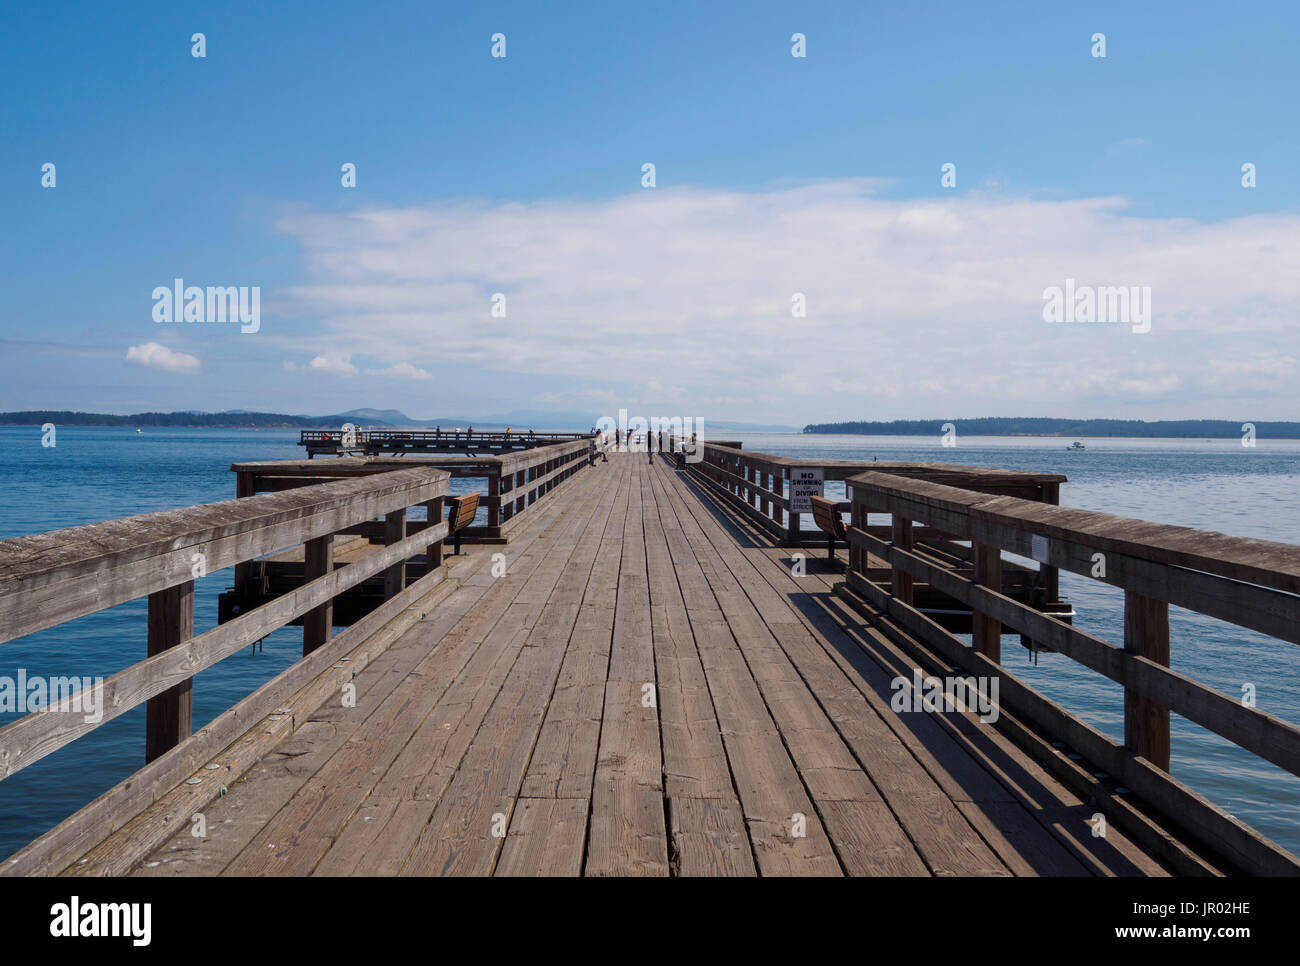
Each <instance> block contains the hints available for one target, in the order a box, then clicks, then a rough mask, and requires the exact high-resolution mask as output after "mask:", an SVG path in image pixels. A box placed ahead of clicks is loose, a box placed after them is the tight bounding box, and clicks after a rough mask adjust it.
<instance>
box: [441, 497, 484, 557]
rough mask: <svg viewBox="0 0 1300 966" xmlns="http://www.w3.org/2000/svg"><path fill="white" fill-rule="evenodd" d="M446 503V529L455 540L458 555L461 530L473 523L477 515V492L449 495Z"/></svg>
mask: <svg viewBox="0 0 1300 966" xmlns="http://www.w3.org/2000/svg"><path fill="white" fill-rule="evenodd" d="M447 503H448V504H449V509H448V510H447V530H448V532H449V533H450V534H451V537H452V540H454V541H455V547H456V554H457V555H459V554H460V534H461V531H462V530H464V529H465V528H466V527H468V526H469V525H470V524H471V523H473V522H474V517H475V516H477V515H478V494H477V493H467V494H465V495H464V496H453V497H449V498H448V500H447Z"/></svg>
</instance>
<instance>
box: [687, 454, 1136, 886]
mask: <svg viewBox="0 0 1300 966" xmlns="http://www.w3.org/2000/svg"><path fill="white" fill-rule="evenodd" d="M681 480H682V483H683V484H684V485H685V486H686V488H687V489H688V490H690V491H691V492H692V493H693V494H694V495H695V496H696V497H697V498H698V499H699V500H700V503H701V505H702V506H703V507H704V508H705V510H706V512H708V513H709V515H710V516H711V517H712V518H713V519H714V520H715V521H717V522H718V524H719V525H720V526H721V527H723V529H724V530H725V531H726V532H727V534H728V535H729V536H732V537H740V538H742V540H743V542H742V545H744V546H748V547H750V548H753V549H760V550H761V549H766V548H771V547H774V546H777V545H778V544H777V542H776V541H774V540H768V541H767V542H759V541H758V540H755V539H753V538H752V537H751V536H749V534H748V533H747V532H746V530H745V527H746V526H747V525H748V522H747V521H745V518H744V517H743V516H742V515H741V514H739V513H738V512H737V510H736V508H734V507H733V506H731V505H729V504H728V503H727V502H726V501H725V500H724V499H723V498H722V497H721V496H720V495H719V494H717V493H716V492H714V491H711V490H709V489H707V488H705V487H703V486H701V485H700V484H699V483H698V482H697V481H696V480H694V479H692V478H691V477H690V476H687V475H682V476H681ZM742 521H745V522H742ZM791 552H792V553H793V552H798V551H797V550H796V548H791ZM769 559H770V558H769ZM776 562H778V563H784V562H783V561H776ZM812 562H813V561H812V560H809V561H807V563H809V564H811V563H812ZM837 573H839V572H838V571H837ZM784 596H785V598H786V600H787V601H788V602H789V603H790V606H791V607H792V608H793V609H794V610H795V611H796V612H798V613H799V614H800V615H802V616H803V617H804V619H805V620H806V621H807V623H808V624H809V625H810V626H812V627H814V628H816V629H817V631H818V632H819V634H820V636H821V638H822V640H824V641H825V642H826V644H827V646H829V647H831V648H832V649H834V651H835V653H837V654H838V655H839V656H840V657H841V658H842V659H843V660H844V661H845V663H847V664H849V665H850V666H851V667H853V668H855V669H856V670H858V671H859V672H860V673H859V676H858V678H857V681H858V682H859V683H860V684H861V685H864V686H866V687H868V688H870V690H871V692H872V693H873V694H874V695H875V696H876V697H877V698H878V699H879V700H880V701H881V702H882V703H883V705H884V706H885V707H888V706H889V704H890V702H891V700H892V699H893V698H894V697H895V692H894V690H893V688H892V687H890V686H889V684H888V683H887V679H886V678H885V677H884V676H885V675H888V676H890V678H892V677H896V676H899V675H902V676H905V677H910V675H911V673H912V669H913V666H912V665H911V664H908V663H907V661H906V659H905V658H903V657H900V656H898V655H895V654H891V653H890V652H888V651H887V650H886V649H884V648H882V647H881V646H880V645H879V643H878V642H877V641H874V640H873V639H872V638H871V637H870V635H868V634H866V633H864V631H865V628H866V627H867V626H868V625H867V624H866V623H865V622H861V621H850V620H848V619H846V618H847V615H845V614H843V613H842V612H836V611H835V610H833V609H832V608H831V607H830V606H828V605H829V602H830V601H831V600H832V599H833V598H835V596H836V594H835V592H834V591H833V590H832V589H831V588H830V587H827V586H825V585H824V584H818V585H816V586H810V587H809V588H808V589H807V590H799V591H790V592H787V593H786V594H785V595H784ZM867 665H870V666H869V667H868V666H867ZM872 668H874V669H875V671H874V673H873V672H872ZM886 718H887V720H886V724H887V725H888V726H889V727H890V728H891V730H893V731H894V732H895V733H896V734H899V735H900V739H901V737H902V733H906V734H907V735H910V736H911V737H912V738H913V739H914V740H915V741H917V742H918V743H921V744H923V745H924V746H925V747H927V750H929V751H930V752H931V753H932V754H935V755H936V759H938V757H939V755H940V754H942V750H941V749H936V748H935V747H933V744H934V742H933V729H934V728H935V727H938V728H940V729H942V731H943V734H944V735H945V737H946V738H947V740H949V741H950V742H952V749H953V750H954V751H957V752H958V753H960V754H964V755H968V756H969V757H970V761H971V762H972V763H974V762H976V761H978V760H982V761H984V762H987V765H988V767H987V768H986V771H987V775H988V778H989V780H991V781H1001V780H1000V779H998V778H997V776H996V775H995V774H994V772H993V769H996V770H997V771H998V772H1000V773H1001V774H1003V775H1005V776H1006V779H1007V782H1004V783H1003V785H1004V787H1005V786H1006V785H1007V783H1009V785H1010V786H1014V788H1015V789H1016V791H1017V793H1018V794H1020V795H1021V796H1023V798H1024V801H1021V802H1020V804H1021V806H1022V807H1023V808H1024V809H1025V811H1026V815H1027V816H1028V817H1029V818H1030V819H1031V820H1036V819H1035V816H1034V815H1033V811H1034V809H1037V808H1057V807H1059V806H1060V799H1059V797H1058V793H1057V791H1055V790H1054V789H1052V788H1049V787H1048V786H1047V785H1045V784H1044V783H1043V781H1042V780H1041V778H1040V777H1039V776H1038V775H1036V774H1034V773H1032V772H1030V771H1029V770H1028V769H1027V768H1026V767H1025V764H1024V760H1023V759H1022V758H1019V757H1017V756H1015V755H1013V754H1011V753H1010V752H1009V751H1008V750H1007V748H1006V746H1005V745H1004V744H1002V743H1000V742H998V741H996V740H994V739H993V737H992V736H991V735H990V734H989V732H988V731H987V730H986V729H983V728H980V727H977V726H976V725H974V724H973V723H971V722H970V721H968V720H967V719H966V718H965V717H964V716H961V715H956V716H952V715H936V716H929V715H925V716H920V717H917V716H912V715H898V714H890V715H887V716H886ZM981 767H983V766H981ZM963 771H967V770H966V769H960V768H958V769H954V770H952V771H946V776H947V781H948V783H949V784H950V785H956V786H957V787H958V788H961V789H962V790H963V791H966V792H968V793H969V796H968V797H969V801H970V804H971V805H972V806H974V807H977V808H980V809H981V811H982V812H984V814H985V816H986V817H987V818H988V820H989V822H990V823H991V824H993V825H994V826H996V825H997V823H998V816H997V815H996V814H994V812H992V811H990V810H988V809H987V808H986V807H985V806H986V805H987V803H981V802H980V801H979V792H980V791H981V789H980V788H979V787H977V785H976V784H975V783H974V782H973V780H972V776H970V775H969V772H968V771H967V774H966V776H965V778H964V777H963V774H962V772H963ZM927 772H929V774H930V776H931V777H932V778H934V779H936V781H938V780H939V779H940V776H938V775H936V774H934V773H933V772H932V771H930V770H929V769H928V768H927ZM1003 804H1014V803H1013V802H1011V801H1010V792H1009V791H1008V801H1007V802H1004V803H1003ZM1078 807H1079V808H1080V809H1082V810H1084V811H1087V812H1088V814H1089V817H1091V814H1092V812H1093V809H1092V808H1091V807H1090V806H1086V805H1082V804H1081V805H1080V806H1078ZM1083 824H1084V819H1083V818H1082V817H1081V818H1080V825H1083ZM1039 827H1040V829H1041V830H1042V833H1043V834H1044V835H1051V834H1052V833H1051V832H1050V831H1048V829H1047V827H1046V826H1044V825H1041V824H1040V826H1039ZM1073 844H1074V847H1075V849H1077V850H1078V852H1079V853H1082V854H1085V855H1086V856H1087V857H1088V858H1089V859H1090V860H1092V861H1094V862H1095V863H1096V868H1102V869H1106V870H1108V871H1109V873H1110V874H1114V875H1121V876H1122V875H1144V874H1145V870H1144V869H1143V868H1142V867H1140V866H1138V865H1137V864H1136V863H1135V862H1134V861H1133V860H1132V858H1130V857H1129V856H1128V855H1126V854H1125V853H1124V852H1123V851H1121V850H1120V849H1118V848H1117V847H1115V846H1114V845H1113V844H1112V843H1110V842H1109V841H1107V840H1106V839H1105V838H1104V837H1097V836H1093V835H1092V834H1091V833H1090V832H1089V833H1087V834H1086V837H1084V836H1075V837H1074V838H1073ZM1021 857H1022V858H1023V859H1024V860H1025V861H1026V862H1028V863H1029V865H1030V867H1031V868H1032V869H1034V871H1035V872H1036V873H1037V874H1040V875H1049V874H1059V873H1058V872H1057V869H1058V868H1059V866H1058V865H1057V864H1056V861H1055V860H1054V859H1052V858H1051V857H1049V856H1046V855H1042V854H1040V853H1038V852H1037V851H1035V850H1032V849H1027V850H1025V852H1024V853H1022V856H1021ZM1080 867H1081V870H1086V871H1095V870H1094V869H1088V867H1087V864H1086V863H1084V862H1083V861H1080ZM1079 874H1085V873H1084V871H1081V872H1080V873H1079Z"/></svg>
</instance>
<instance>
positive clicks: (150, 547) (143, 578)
mask: <svg viewBox="0 0 1300 966" xmlns="http://www.w3.org/2000/svg"><path fill="white" fill-rule="evenodd" d="M449 480H450V475H449V474H448V473H447V472H445V471H442V470H439V469H436V468H432V467H410V468H405V469H400V470H395V471H390V472H386V473H381V474H378V475H372V476H366V477H361V478H354V479H341V480H334V481H331V482H325V483H316V484H315V485H310V486H305V487H302V488H297V489H294V490H292V491H291V492H279V493H268V494H263V495H261V496H247V497H245V498H242V499H235V500H226V501H223V502H220V503H210V504H206V505H202V506H193V507H187V508H185V509H181V510H168V511H164V512H161V513H149V514H144V515H142V516H135V517H127V518H125V519H120V520H109V521H106V522H103V523H94V524H90V525H87V526H80V527H72V528H70V529H66V530H55V531H51V532H49V533H40V534H35V535H32V536H27V537H18V538H15V539H12V540H4V541H0V643H3V642H5V641H9V640H13V639H14V638H17V637H22V636H24V635H27V634H32V633H34V632H37V631H41V630H44V629H46V628H50V627H54V626H56V625H59V624H62V623H64V622H66V621H70V620H73V619H75V618H78V617H83V616H85V615H88V614H92V613H95V612H97V611H101V610H104V609H105V608H108V607H113V606H115V605H117V604H121V603H124V602H126V601H130V600H134V599H137V598H140V597H144V596H146V595H147V596H148V602H149V603H148V608H149V609H148V626H147V639H148V657H147V658H146V659H145V660H143V661H139V662H137V663H135V664H132V665H131V666H130V667H127V668H125V669H124V670H122V671H120V672H118V673H116V674H114V675H112V676H111V677H109V678H108V679H107V680H105V681H103V683H102V686H101V690H100V693H99V694H98V696H97V702H98V708H99V709H100V710H101V712H102V713H101V716H100V717H99V718H98V720H88V718H89V717H91V716H88V715H85V714H78V713H75V711H76V710H80V709H81V708H83V707H84V705H85V701H84V700H83V699H85V698H86V697H87V696H86V695H83V694H80V693H78V694H76V695H67V696H64V697H63V698H62V700H61V701H59V702H58V703H57V704H55V705H53V706H52V707H50V708H49V709H47V710H41V711H35V712H33V713H31V714H28V715H26V716H25V717H22V718H19V719H18V720H17V721H14V722H12V723H11V724H8V725H6V726H5V727H3V728H0V779H3V778H5V777H8V776H9V775H12V774H14V773H15V772H17V771H19V770H20V769H22V768H25V767H27V766H28V765H31V764H32V763H33V762H36V761H39V760H40V759H42V758H44V757H45V756H47V755H49V754H51V753H52V752H54V751H56V750H58V749H59V748H61V747H63V746H64V745H67V744H68V743H69V742H71V741H74V740H76V739H77V738H80V737H82V736H84V735H85V734H87V733H88V732H90V731H91V730H93V729H95V728H97V727H99V726H100V725H102V724H104V723H105V722H106V721H110V720H112V719H114V718H116V717H118V716H119V715H121V714H123V713H125V712H126V711H128V710H130V709H131V708H134V707H136V706H138V705H139V704H141V703H147V710H146V735H145V749H146V760H147V761H148V762H150V763H151V764H148V765H147V766H146V769H145V770H144V771H143V772H140V773H137V776H136V778H135V779H133V780H132V781H130V782H125V783H123V784H122V785H118V786H116V787H115V788H114V789H112V790H111V791H110V792H108V793H106V794H105V795H104V796H101V798H100V799H97V800H96V801H95V802H93V803H91V805H89V806H87V807H86V808H85V809H83V810H82V812H81V813H78V816H76V817H74V818H76V819H77V820H76V821H73V820H69V822H65V823H63V824H62V825H60V826H59V827H58V828H56V829H55V830H53V831H52V832H50V833H47V835H46V836H43V837H42V838H41V839H38V840H37V841H36V842H34V843H32V845H31V846H28V848H27V849H24V850H23V851H22V852H20V853H19V854H18V855H17V856H15V857H14V858H13V859H11V860H10V861H8V862H6V863H5V865H4V867H3V869H0V871H3V872H5V873H10V874H26V873H29V872H32V871H39V870H43V869H48V868H53V867H56V866H57V865H58V862H59V861H63V860H65V859H68V858H69V857H70V856H72V855H73V854H74V853H75V851H76V849H77V848H78V847H80V848H83V849H84V847H86V844H87V843H88V842H90V843H93V842H95V841H98V839H97V838H95V836H97V835H98V836H106V835H108V834H109V833H110V832H111V831H112V830H113V829H112V828H110V827H108V823H109V822H110V821H111V819H112V818H113V817H114V816H118V815H123V814H127V813H128V812H129V809H128V808H127V806H128V805H131V804H137V805H143V804H148V803H150V802H151V801H154V800H156V799H157V798H158V797H159V796H160V795H162V794H163V793H164V792H165V791H166V790H169V789H170V788H172V787H173V786H174V785H176V784H178V783H179V782H180V781H182V780H184V777H185V775H186V774H188V773H189V772H191V771H193V770H194V769H195V768H197V767H198V763H200V762H202V761H204V760H206V759H207V757H208V756H210V755H212V754H214V753H215V752H217V751H220V750H221V749H222V748H224V747H226V745H227V744H229V743H230V742H231V741H233V740H235V738H237V737H238V736H239V735H241V734H243V733H244V732H245V731H246V730H247V729H248V728H249V727H250V725H252V724H253V723H254V722H256V721H257V720H258V719H259V718H264V717H265V716H266V715H268V714H270V713H271V712H273V711H274V710H275V709H276V708H277V707H278V706H279V705H280V704H282V703H284V702H286V701H287V700H288V699H289V698H290V696H291V695H293V694H294V693H295V692H296V691H297V689H299V688H301V687H303V686H304V685H305V684H306V683H307V682H309V681H312V680H313V679H315V678H316V677H317V676H318V675H320V674H322V673H323V671H325V670H327V669H328V668H329V667H330V666H331V665H332V664H333V662H334V661H336V660H338V659H339V657H340V656H342V655H344V654H347V653H349V651H350V650H351V649H353V648H355V647H356V646H357V645H358V644H359V643H360V642H364V641H366V640H367V635H369V634H370V633H371V632H372V631H373V630H374V629H375V628H377V627H379V626H382V625H384V624H385V623H386V622H388V621H389V620H390V619H391V618H393V616H394V615H396V614H397V613H399V612H401V611H402V610H403V609H404V608H406V607H408V606H409V605H410V604H411V603H412V602H414V601H416V600H418V599H419V598H420V597H422V596H423V595H424V594H425V593H427V591H428V590H430V589H431V588H432V587H433V586H434V584H436V583H438V582H439V581H440V580H441V579H442V575H443V573H444V570H443V568H442V566H441V564H442V541H443V539H444V538H445V537H446V535H447V524H446V522H445V521H443V520H442V501H443V498H444V497H445V496H446V495H447V493H448V488H449ZM412 506H424V507H425V508H427V510H428V513H429V518H430V520H431V521H435V522H433V523H432V524H431V525H428V526H425V527H423V528H421V529H420V530H419V532H416V533H408V532H407V529H406V525H405V521H406V511H407V509H408V508H409V507H412ZM376 517H383V518H384V520H385V524H386V532H387V540H386V546H384V547H383V548H382V549H377V550H376V551H375V552H374V553H372V554H369V555H367V556H364V557H362V558H360V559H358V560H356V561H354V562H352V563H350V564H348V565H347V566H343V567H340V568H338V569H334V567H333V560H332V553H331V548H332V540H333V535H334V534H336V533H340V532H342V531H344V530H345V529H347V528H349V527H352V526H356V525H359V524H362V523H364V522H366V521H370V520H373V519H374V518H376ZM299 544H303V545H305V565H306V572H305V575H304V580H303V583H302V585H301V586H300V587H298V588H297V589H296V590H294V591H292V592H291V593H287V594H284V595H283V596H280V597H277V598H276V599H274V600H272V601H270V602H269V603H267V604H265V605H264V606H261V607H258V608H256V609H253V610H249V611H248V612H246V613H244V614H241V615H240V616H239V617H237V618H235V619H233V620H231V621H229V622H227V623H224V624H221V625H220V626H218V627H215V628H213V629H211V630H208V631H204V632H203V633H199V634H195V632H194V581H195V580H196V579H198V578H200V577H203V576H205V575H207V574H210V573H215V572H217V571H219V570H222V569H224V568H227V567H230V566H232V565H235V566H238V565H243V564H244V563H245V562H247V561H249V560H251V559H252V558H254V557H258V556H261V555H264V554H268V553H272V552H275V551H278V550H282V549H285V548H289V547H293V546H296V545H299ZM422 554H423V555H427V556H426V561H427V566H426V570H425V575H424V576H423V577H421V578H420V579H418V580H416V581H415V582H414V583H412V584H410V586H407V581H406V573H405V566H406V561H407V560H408V559H410V558H413V557H417V556H418V555H422ZM381 573H382V574H384V575H385V582H384V583H385V594H386V597H387V602H386V603H385V604H383V605H382V606H381V607H379V608H378V609H377V610H376V611H374V612H373V613H372V614H371V615H369V616H368V617H366V618H365V619H364V620H363V621H360V622H358V623H357V624H355V625H353V626H352V627H350V628H348V629H347V630H346V631H344V632H342V633H340V634H339V635H338V636H337V637H333V636H332V624H333V621H332V614H331V607H332V601H333V600H334V598H335V597H337V596H338V595H339V594H341V593H342V592H343V591H345V590H348V589H349V588H352V587H355V586H356V585H357V584H359V583H360V582H361V581H363V580H365V579H367V578H368V577H371V576H373V575H376V574H381ZM298 618H303V654H304V657H303V659H302V660H300V661H299V662H297V663H296V664H294V665H293V666H292V667H290V668H289V669H288V670H286V671H285V672H284V673H283V674H281V675H280V676H279V677H277V678H276V679H274V680H273V681H271V682H269V683H268V684H266V685H264V686H263V687H262V688H260V689H258V691H256V692H255V693H254V694H253V695H251V696H249V697H248V698H246V699H244V700H243V701H241V702H239V703H238V704H237V705H236V706H235V707H234V708H232V709H230V710H229V711H227V712H226V713H225V714H223V715H221V716H220V717H218V718H217V719H216V720H214V721H213V722H212V723H210V724H209V725H207V726H206V727H205V728H203V729H202V730H201V731H200V732H199V733H197V734H194V735H191V715H190V706H191V679H192V678H193V677H194V675H195V674H197V673H198V672H200V671H202V670H204V669H205V668H208V667H211V666H212V665H214V664H216V663H217V662H218V661H221V660H222V659H224V658H226V657H229V656H230V655H232V654H234V653H236V652H237V651H239V650H240V649H242V648H245V647H248V646H249V645H250V644H251V643H253V642H255V641H258V640H260V639H261V638H263V637H265V636H266V635H267V634H269V633H270V632H271V631H273V630H276V629H277V628H280V627H283V626H285V625H287V624H288V623H289V622H290V621H293V620H295V619H298ZM348 666H349V667H352V668H356V669H359V666H358V665H356V664H353V665H348ZM345 673H350V672H345ZM50 712H66V713H50ZM271 733H272V732H271V731H268V732H267V734H271ZM199 781H201V779H199V780H196V784H197V783H198V782H199ZM215 794H216V793H215V791H214V792H213V795H214V796H215ZM151 796H152V797H151ZM188 815H189V812H188V811H186V812H184V814H183V815H181V816H180V821H182V822H184V821H187V820H188Z"/></svg>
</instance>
